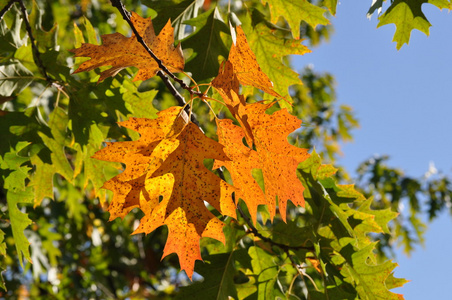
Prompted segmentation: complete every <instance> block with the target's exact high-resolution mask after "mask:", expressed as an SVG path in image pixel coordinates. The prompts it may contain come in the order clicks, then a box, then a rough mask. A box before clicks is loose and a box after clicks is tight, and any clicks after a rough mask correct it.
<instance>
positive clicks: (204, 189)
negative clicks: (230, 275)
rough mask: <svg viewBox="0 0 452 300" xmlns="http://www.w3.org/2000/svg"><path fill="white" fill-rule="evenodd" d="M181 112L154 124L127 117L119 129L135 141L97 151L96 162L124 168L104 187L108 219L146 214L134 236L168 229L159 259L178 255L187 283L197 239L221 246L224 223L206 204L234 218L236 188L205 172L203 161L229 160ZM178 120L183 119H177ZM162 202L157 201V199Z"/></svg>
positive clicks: (171, 111)
mask: <svg viewBox="0 0 452 300" xmlns="http://www.w3.org/2000/svg"><path fill="white" fill-rule="evenodd" d="M184 114H185V113H184V112H183V111H182V110H181V108H176V107H173V108H170V109H168V110H165V111H162V112H160V113H159V117H158V118H157V119H154V120H149V119H137V118H131V119H129V120H128V121H125V122H122V123H121V125H122V126H126V127H127V128H130V129H133V130H136V131H138V132H139V133H140V134H141V138H140V139H139V140H137V141H134V142H116V143H112V144H108V146H107V148H104V149H102V150H101V151H99V152H97V153H96V155H95V156H94V157H95V158H97V159H102V160H108V161H120V162H123V163H125V164H126V165H127V167H126V169H125V170H124V172H123V173H121V174H120V175H118V176H116V177H114V178H113V179H111V180H109V181H107V182H106V183H105V185H104V188H107V189H110V190H112V191H113V192H114V198H113V200H112V202H111V204H110V207H109V212H110V219H111V220H113V219H115V218H117V217H124V216H125V215H126V214H127V213H128V212H129V211H130V210H131V209H132V208H134V207H140V209H141V210H142V211H143V212H144V213H145V216H144V217H143V218H142V219H141V223H140V225H139V226H138V228H137V229H136V230H135V232H134V233H140V232H144V233H150V232H152V231H154V230H155V229H156V228H158V227H160V226H162V225H167V226H168V230H169V233H168V240H167V243H166V246H165V249H164V253H163V256H164V257H165V256H167V255H168V254H170V253H173V252H174V253H176V254H177V255H178V257H179V261H180V265H181V269H182V270H185V271H186V273H187V275H188V276H189V277H190V278H191V276H192V274H193V268H194V264H195V261H196V260H198V259H199V260H200V259H201V253H200V248H199V240H200V239H201V237H211V238H215V239H217V240H220V241H222V242H223V243H224V242H225V238H224V234H223V232H222V228H223V223H222V222H221V221H220V220H218V219H217V218H216V217H215V216H214V215H213V214H212V213H210V212H209V210H208V209H207V208H206V206H205V205H204V201H207V202H208V203H210V204H211V205H212V206H213V207H214V208H215V209H216V210H218V211H219V212H220V213H222V214H224V215H229V216H232V217H235V205H234V203H233V202H232V198H231V194H232V192H234V188H233V187H232V186H230V185H228V184H227V183H226V182H224V181H222V180H221V179H220V178H219V177H217V176H216V175H214V174H213V173H212V172H210V171H209V170H208V169H206V168H205V167H204V164H203V160H204V159H206V158H213V159H220V158H221V159H223V160H227V157H226V155H225V154H224V152H223V149H222V148H223V147H222V146H221V145H220V144H218V143H217V142H215V141H213V140H211V139H209V138H207V137H206V136H205V135H203V134H202V132H201V131H200V130H199V128H198V127H197V126H196V125H194V124H193V123H187V120H186V117H187V116H186V115H185V117H184ZM180 115H182V116H180ZM160 196H162V197H163V198H162V199H161V201H160V200H159V197H160Z"/></svg>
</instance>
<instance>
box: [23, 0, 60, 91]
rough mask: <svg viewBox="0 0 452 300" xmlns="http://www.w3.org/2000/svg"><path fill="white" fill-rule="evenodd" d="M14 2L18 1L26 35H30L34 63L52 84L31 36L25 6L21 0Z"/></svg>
mask: <svg viewBox="0 0 452 300" xmlns="http://www.w3.org/2000/svg"><path fill="white" fill-rule="evenodd" d="M16 2H17V3H19V6H20V9H21V11H22V15H23V17H24V22H25V28H26V30H27V33H28V36H29V37H30V40H31V48H32V49H33V53H34V59H35V62H36V65H37V66H38V68H39V70H40V71H41V73H42V75H43V76H44V77H45V79H46V81H47V82H48V83H49V84H52V83H53V80H52V78H50V77H49V75H48V74H47V70H46V68H45V66H44V64H43V63H42V60H41V54H40V53H39V50H38V47H37V46H36V44H35V38H34V36H33V32H32V29H31V26H30V22H29V21H28V12H27V8H26V7H25V4H24V2H23V1H22V0H16Z"/></svg>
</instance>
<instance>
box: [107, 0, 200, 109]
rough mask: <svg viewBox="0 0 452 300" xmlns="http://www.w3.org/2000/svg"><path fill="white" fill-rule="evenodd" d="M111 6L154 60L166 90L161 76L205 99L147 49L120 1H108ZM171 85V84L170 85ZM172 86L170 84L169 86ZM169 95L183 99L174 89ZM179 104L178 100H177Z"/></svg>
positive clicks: (165, 80) (164, 79)
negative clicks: (116, 10) (117, 11)
mask: <svg viewBox="0 0 452 300" xmlns="http://www.w3.org/2000/svg"><path fill="white" fill-rule="evenodd" d="M110 2H111V4H112V6H113V7H116V8H117V9H118V10H119V12H120V13H121V15H122V17H123V19H124V20H125V21H126V22H127V23H128V24H129V26H130V28H131V29H132V31H133V33H134V34H135V36H136V38H137V41H138V42H139V43H140V44H141V45H143V47H144V49H146V51H147V52H148V53H149V55H150V56H151V57H152V58H153V59H154V60H155V62H156V63H157V64H158V66H159V68H160V70H161V71H162V72H157V75H158V76H159V77H160V78H161V79H162V80H163V81H164V82H165V84H166V86H167V87H168V88H170V87H169V85H168V83H167V82H169V80H168V77H166V76H162V75H165V74H166V75H168V76H169V77H171V79H172V80H174V81H176V82H177V83H178V84H179V85H180V86H181V87H182V88H183V89H184V90H187V91H188V92H189V93H190V94H192V95H196V96H198V97H200V98H203V97H205V95H204V93H202V92H198V91H195V90H194V89H192V88H191V87H189V86H188V85H187V84H186V83H185V82H184V81H183V80H181V79H179V78H177V77H176V75H174V74H173V73H172V72H171V71H170V70H168V68H167V67H166V66H165V65H164V64H163V62H162V61H161V60H160V58H158V57H157V56H156V55H155V53H154V52H153V51H152V49H151V48H149V46H148V45H147V44H146V42H145V41H144V40H143V37H142V36H141V35H140V34H139V33H138V31H137V29H136V28H135V25H133V23H132V20H131V19H130V16H131V14H130V12H129V11H128V10H127V9H126V8H125V7H124V4H122V2H121V0H110ZM170 84H171V83H170ZM171 86H172V84H171ZM170 91H171V93H172V94H173V95H174V96H175V97H176V99H178V98H182V99H183V97H182V96H181V95H180V93H179V92H178V91H177V90H176V89H175V88H174V86H173V88H172V89H171V88H170ZM177 101H178V102H179V99H178V100H177Z"/></svg>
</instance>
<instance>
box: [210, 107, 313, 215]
mask: <svg viewBox="0 0 452 300" xmlns="http://www.w3.org/2000/svg"><path fill="white" fill-rule="evenodd" d="M270 106H271V104H266V105H264V104H261V103H254V104H248V105H247V106H246V107H245V110H246V114H247V117H248V122H249V125H250V126H251V130H252V134H253V139H254V145H255V147H256V150H255V151H254V150H251V149H249V148H248V147H246V146H245V145H244V144H243V142H242V140H243V137H244V132H243V129H241V128H240V127H238V126H235V125H232V123H231V122H230V121H226V120H220V121H218V138H219V141H220V143H222V144H223V145H224V146H225V152H226V154H227V155H228V157H229V158H231V159H232V161H221V160H216V161H215V165H214V167H219V166H225V167H226V168H228V170H229V172H230V173H231V177H232V180H233V183H234V186H235V187H236V188H238V189H239V191H238V192H237V195H238V197H240V198H242V200H243V201H245V203H246V204H247V206H248V209H249V211H250V214H251V216H252V217H253V221H255V220H256V219H255V218H256V216H255V215H256V211H257V206H258V205H260V204H267V205H268V209H269V213H270V217H271V218H273V217H274V216H275V213H276V197H277V198H278V204H279V211H280V214H281V217H282V219H283V220H284V221H285V220H286V208H287V201H288V200H291V201H292V203H293V204H295V205H301V206H304V197H303V190H304V187H303V185H302V184H301V182H300V180H299V179H298V177H297V175H296V169H297V167H298V164H299V163H300V162H302V161H304V160H305V159H307V158H308V157H309V154H308V152H307V149H301V148H298V147H295V146H292V145H290V144H289V143H288V141H287V136H288V135H289V134H290V133H291V132H292V131H294V130H296V129H298V128H299V127H300V125H301V121H300V120H298V119H297V118H296V117H295V116H292V115H291V114H289V113H288V111H287V110H286V109H283V110H280V111H277V112H275V113H273V114H272V115H268V114H266V113H265V111H266V110H267V109H268V108H269V107H270ZM255 168H260V169H262V174H263V177H264V184H265V197H263V195H262V193H261V192H260V188H259V186H258V185H257V183H256V182H255V180H254V178H253V177H252V176H251V170H252V169H255Z"/></svg>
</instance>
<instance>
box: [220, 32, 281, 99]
mask: <svg viewBox="0 0 452 300" xmlns="http://www.w3.org/2000/svg"><path fill="white" fill-rule="evenodd" d="M236 30H237V38H236V42H235V43H234V44H233V45H232V46H231V51H230V52H229V58H228V61H229V62H231V64H232V65H233V66H234V73H235V74H236V76H237V79H238V80H239V82H240V83H241V84H242V85H249V86H254V87H256V88H258V89H261V90H262V91H264V92H266V93H267V94H270V95H272V96H274V97H277V98H280V97H281V96H280V95H279V94H278V93H277V92H275V91H274V90H273V83H272V82H271V80H270V78H268V76H267V75H266V74H265V73H264V72H263V71H262V70H261V68H260V67H259V64H258V63H257V60H256V55H254V53H253V51H251V48H250V46H249V45H248V42H247V40H246V36H245V33H244V32H243V29H242V28H241V27H240V26H237V28H236Z"/></svg>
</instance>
